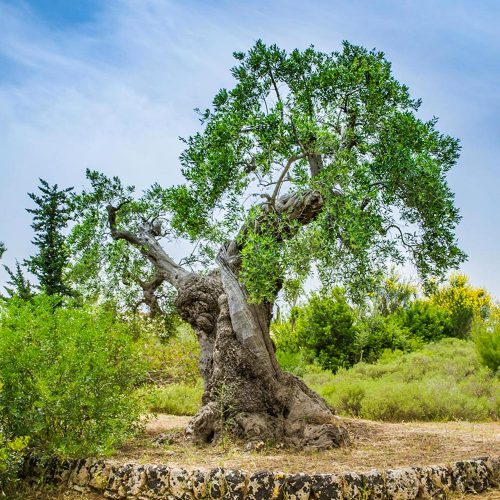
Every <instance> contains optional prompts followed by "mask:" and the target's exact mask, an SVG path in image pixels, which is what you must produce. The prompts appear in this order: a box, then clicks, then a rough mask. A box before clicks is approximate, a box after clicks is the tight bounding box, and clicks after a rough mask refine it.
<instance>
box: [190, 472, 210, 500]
mask: <svg viewBox="0 0 500 500" xmlns="http://www.w3.org/2000/svg"><path fill="white" fill-rule="evenodd" d="M191 485H192V488H193V495H194V498H196V500H202V499H205V498H207V497H208V473H207V472H206V471H204V470H194V471H192V472H191Z"/></svg>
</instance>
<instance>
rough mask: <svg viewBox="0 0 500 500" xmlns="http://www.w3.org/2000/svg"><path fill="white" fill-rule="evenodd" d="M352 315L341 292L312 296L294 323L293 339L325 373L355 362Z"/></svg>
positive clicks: (353, 317)
mask: <svg viewBox="0 0 500 500" xmlns="http://www.w3.org/2000/svg"><path fill="white" fill-rule="evenodd" d="M354 321H355V315H354V312H353V310H352V308H351V307H350V306H349V304H348V303H347V301H346V298H345V296H344V294H343V293H342V291H341V290H339V289H336V290H333V291H332V292H331V293H330V294H328V295H320V294H314V295H313V296H312V297H311V299H310V300H309V302H308V303H307V304H306V305H305V306H304V307H303V308H302V310H301V311H300V314H299V316H298V319H297V325H296V329H297V339H298V343H299V345H301V346H304V347H305V348H306V349H308V350H310V351H311V352H312V353H313V354H314V356H315V358H316V359H317V361H318V363H319V364H320V365H321V366H322V367H323V368H325V369H329V370H332V371H336V370H338V369H339V368H340V367H343V366H351V365H352V364H353V363H354V362H355V361H356V347H355V341H356V335H357V331H356V327H355V325H354Z"/></svg>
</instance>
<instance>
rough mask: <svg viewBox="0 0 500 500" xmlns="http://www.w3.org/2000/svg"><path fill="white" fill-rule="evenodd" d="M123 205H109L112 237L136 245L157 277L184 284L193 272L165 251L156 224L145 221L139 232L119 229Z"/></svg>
mask: <svg viewBox="0 0 500 500" xmlns="http://www.w3.org/2000/svg"><path fill="white" fill-rule="evenodd" d="M123 205H124V203H120V205H118V207H114V206H113V205H108V206H107V211H108V224H109V229H110V231H111V237H112V238H113V239H114V240H125V241H127V242H128V243H130V244H131V245H133V246H134V247H136V248H137V249H138V250H139V251H140V252H141V253H142V254H143V255H144V256H145V257H146V258H147V259H148V260H149V262H151V264H152V265H153V267H154V269H155V276H156V277H157V279H160V278H161V279H162V280H163V281H167V282H168V283H170V284H171V285H173V286H174V287H175V288H179V287H180V286H182V284H183V283H184V282H185V281H186V279H187V278H189V276H190V275H191V274H192V273H190V272H189V271H187V270H186V269H184V268H183V267H181V266H180V265H179V264H177V263H176V262H175V261H174V260H173V259H172V258H171V257H170V256H169V255H168V254H167V253H166V252H165V250H164V249H163V248H162V246H161V245H160V244H159V242H158V241H157V239H156V235H157V233H156V230H155V228H154V227H153V225H154V224H150V223H147V222H144V224H143V227H142V228H141V230H140V232H139V233H137V234H136V233H132V232H131V231H126V230H120V229H118V227H117V223H116V215H117V213H118V210H119V209H120V208H121V207H122V206H123Z"/></svg>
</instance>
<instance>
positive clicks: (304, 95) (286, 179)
mask: <svg viewBox="0 0 500 500" xmlns="http://www.w3.org/2000/svg"><path fill="white" fill-rule="evenodd" d="M234 57H235V58H236V60H237V65H236V66H235V67H234V68H233V69H232V74H233V76H234V79H235V85H234V87H233V88H232V89H230V90H227V89H222V90H220V91H219V92H218V93H217V95H216V96H215V98H214V100H213V104H212V107H211V108H210V109H207V110H205V111H203V110H202V111H200V110H197V111H198V113H199V114H200V121H201V130H200V132H198V133H196V134H194V135H192V136H191V137H189V138H187V139H185V140H184V143H185V150H184V152H183V153H182V155H181V157H180V162H181V165H182V173H183V175H184V177H185V179H186V182H185V184H183V185H180V186H176V187H170V188H162V187H161V186H159V185H153V186H152V187H151V188H150V189H148V190H146V191H145V192H144V194H143V195H142V196H140V197H134V196H133V188H130V187H125V186H123V185H122V184H121V182H120V181H119V179H117V178H113V179H109V178H107V177H105V176H104V175H102V174H99V173H97V172H89V173H88V177H89V179H90V183H91V188H90V189H89V190H87V191H84V192H83V193H81V194H80V195H78V196H76V197H75V203H76V206H77V211H78V212H79V213H80V219H79V221H78V223H77V225H76V227H75V230H74V231H73V235H72V244H73V248H74V251H75V254H74V255H75V263H74V272H75V276H77V277H78V278H77V279H78V281H79V282H80V283H86V284H87V285H86V286H88V287H89V289H95V290H96V291H99V290H100V291H101V293H102V291H103V289H104V288H105V284H104V282H105V281H106V280H107V281H106V282H107V283H108V285H107V286H109V287H110V288H113V289H116V288H117V287H122V288H123V287H124V288H126V289H127V290H128V291H129V292H128V293H129V297H128V298H131V299H134V300H135V299H137V298H138V295H136V292H137V293H141V294H142V295H141V298H140V299H138V300H139V301H143V302H144V303H146V304H147V305H149V307H150V310H151V311H152V312H153V313H154V314H161V313H162V305H163V304H164V301H163V300H162V296H163V295H164V294H165V292H166V291H168V290H175V299H174V304H175V307H176V309H177V311H178V312H179V314H180V315H181V316H182V318H183V319H184V320H185V321H187V322H188V323H189V324H190V325H192V327H193V329H194V331H195V332H196V334H197V336H198V339H199V342H200V345H201V359H200V372H201V375H202V377H203V380H204V388H205V391H204V396H203V407H202V408H201V409H200V411H199V412H198V414H197V415H196V416H195V417H194V418H193V419H192V420H191V423H190V424H189V427H188V429H187V432H188V433H189V434H190V435H191V436H192V437H193V438H194V439H196V440H200V441H205V442H210V441H212V440H214V439H217V437H218V436H219V435H220V433H221V431H222V430H223V429H224V430H227V431H230V432H233V433H234V434H235V435H237V436H241V437H243V438H244V439H246V440H248V441H251V440H253V439H266V438H268V439H272V440H281V441H286V442H289V443H293V444H296V445H298V446H303V447H310V448H321V447H327V446H332V445H339V444H342V442H344V440H345V439H346V436H345V433H344V431H343V430H342V426H341V425H339V422H338V421H337V420H335V417H334V416H333V413H332V410H331V409H330V408H329V407H328V406H327V404H326V403H325V402H324V401H323V400H322V399H321V398H320V397H319V396H317V395H316V394H315V393H314V392H313V391H311V390H310V389H309V388H307V387H306V386H305V385H304V383H302V382H301V381H300V380H299V379H298V378H296V377H294V376H292V375H290V374H288V373H284V372H283V371H282V370H281V369H280V367H279V366H278V363H277V361H276V357H275V354H274V348H273V343H272V341H271V338H270V336H269V324H270V321H271V317H272V314H273V305H274V303H275V301H276V299H277V296H278V294H279V293H280V292H282V291H283V293H285V294H289V295H292V296H293V295H294V294H296V293H298V290H300V286H301V284H302V283H303V282H304V280H305V279H306V278H307V277H308V276H309V275H310V273H311V272H312V271H313V270H314V269H316V270H317V272H318V275H319V278H320V279H321V282H322V284H323V285H324V286H325V287H330V286H334V285H339V284H342V285H344V286H346V287H347V289H348V290H349V291H350V294H351V296H352V297H353V298H354V299H355V298H356V297H358V298H359V297H361V296H363V294H364V293H365V292H366V291H367V290H369V289H370V287H371V285H372V284H373V283H375V282H376V281H377V280H378V276H379V273H380V271H381V270H383V269H384V268H385V267H386V266H387V264H388V263H389V262H394V261H395V262H397V263H401V262H403V261H404V260H405V259H406V258H410V259H411V260H412V261H413V262H414V263H415V265H416V267H417V269H418V271H419V272H420V274H421V277H422V278H423V279H424V280H426V279H427V278H429V277H432V276H439V275H442V274H443V273H444V272H445V271H446V270H447V269H449V268H450V267H453V266H456V265H457V264H459V263H460V262H461V261H462V260H463V259H464V254H463V253H462V252H461V251H460V250H459V249H458V248H457V246H456V241H455V236H454V229H455V226H456V224H457V222H458V221H459V215H458V212H457V210H456V208H454V205H453V195H452V193H451V192H450V190H449V188H448V186H447V183H446V179H445V176H446V172H447V171H448V169H449V168H450V167H452V166H453V165H454V164H455V163H456V161H457V158H458V152H459V145H458V141H457V140H456V139H453V138H452V137H449V136H447V135H443V134H441V133H439V132H438V131H437V130H436V119H432V120H430V121H422V120H421V119H419V118H418V117H417V116H416V112H417V110H418V108H419V104H420V102H419V101H418V100H413V99H412V98H411V97H410V95H409V92H408V88H407V87H406V86H404V85H402V84H400V83H398V82H397V81H396V80H395V79H394V77H393V76H392V74H391V66H390V63H389V62H387V60H386V59H385V57H384V55H383V54H382V53H380V52H375V51H367V50H365V49H364V48H362V47H358V46H354V45H351V44H349V43H344V44H343V48H342V50H341V51H340V52H334V53H322V52H318V51H316V50H315V49H314V48H308V49H306V50H304V51H299V50H294V51H293V52H291V53H289V54H288V53H286V52H285V51H283V50H280V49H279V48H278V47H276V46H274V45H273V46H266V45H265V44H264V43H262V42H260V41H259V42H257V43H256V44H255V46H254V47H253V48H252V49H251V50H249V51H248V52H247V53H241V52H238V53H235V54H234ZM179 239H184V240H187V241H189V242H191V243H192V244H193V247H194V250H193V252H192V253H191V255H190V256H189V257H188V258H185V259H183V260H182V261H180V262H179V263H178V262H176V261H174V259H173V258H172V257H171V256H170V255H169V254H168V253H167V246H168V244H169V243H173V242H175V241H178V240H179ZM104 243H105V244H104ZM210 258H214V259H215V262H216V264H217V265H216V267H215V268H210V266H208V265H207V259H210ZM96 262H99V266H97V265H96Z"/></svg>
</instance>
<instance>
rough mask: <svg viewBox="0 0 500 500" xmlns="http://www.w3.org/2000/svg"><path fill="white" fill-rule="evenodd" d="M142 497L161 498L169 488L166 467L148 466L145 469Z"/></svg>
mask: <svg viewBox="0 0 500 500" xmlns="http://www.w3.org/2000/svg"><path fill="white" fill-rule="evenodd" d="M145 472H146V484H145V486H144V496H146V497H149V498H162V497H164V496H165V495H166V493H167V491H168V488H169V469H168V467H167V466H166V465H149V466H146V468H145Z"/></svg>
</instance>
